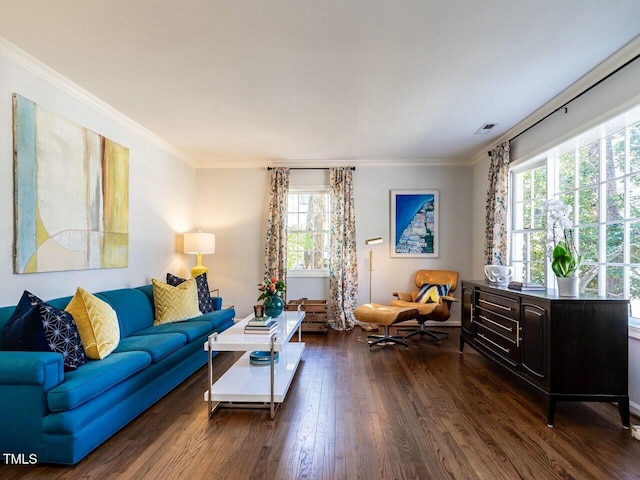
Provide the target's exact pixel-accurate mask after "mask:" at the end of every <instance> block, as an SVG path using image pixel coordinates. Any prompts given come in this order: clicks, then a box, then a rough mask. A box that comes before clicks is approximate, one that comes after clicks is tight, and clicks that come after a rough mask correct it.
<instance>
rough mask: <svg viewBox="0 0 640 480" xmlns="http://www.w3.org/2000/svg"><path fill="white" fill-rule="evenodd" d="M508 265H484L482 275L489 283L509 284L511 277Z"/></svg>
mask: <svg viewBox="0 0 640 480" xmlns="http://www.w3.org/2000/svg"><path fill="white" fill-rule="evenodd" d="M512 272H513V271H512V270H511V267H510V266H508V265H485V266H484V274H485V276H486V277H487V280H489V281H490V282H491V283H509V280H510V279H511V275H512Z"/></svg>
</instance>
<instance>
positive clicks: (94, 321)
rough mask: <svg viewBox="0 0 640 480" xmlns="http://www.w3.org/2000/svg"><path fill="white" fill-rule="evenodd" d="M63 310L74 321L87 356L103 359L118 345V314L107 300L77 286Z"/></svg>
mask: <svg viewBox="0 0 640 480" xmlns="http://www.w3.org/2000/svg"><path fill="white" fill-rule="evenodd" d="M65 310H66V311H67V312H69V313H70V314H71V316H72V317H73V320H74V321H75V322H76V325H77V327H78V333H79V334H80V339H81V340H82V344H83V345H84V352H85V354H86V355H87V357H88V358H91V359H93V360H100V359H103V358H105V357H106V356H107V355H109V354H110V353H111V352H113V351H114V350H115V349H116V348H117V347H118V343H120V325H118V316H117V315H116V312H115V310H113V308H111V305H109V304H108V303H107V302H105V301H104V300H100V299H99V298H98V297H96V296H95V295H92V294H90V293H89V292H87V291H86V290H83V289H82V288H80V287H78V289H77V290H76V294H75V295H74V296H73V298H72V299H71V301H70V302H69V305H67V308H65Z"/></svg>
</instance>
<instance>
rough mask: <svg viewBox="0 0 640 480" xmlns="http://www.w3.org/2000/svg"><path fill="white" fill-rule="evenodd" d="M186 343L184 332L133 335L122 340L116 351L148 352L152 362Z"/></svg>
mask: <svg viewBox="0 0 640 480" xmlns="http://www.w3.org/2000/svg"><path fill="white" fill-rule="evenodd" d="M186 343H187V337H186V336H185V335H184V334H182V333H157V334H148V335H133V336H131V337H127V338H123V339H122V340H120V344H119V345H118V348H117V349H116V350H115V352H116V353H118V352H133V351H141V352H147V353H148V354H149V355H151V362H152V363H156V362H159V361H160V360H162V359H163V358H164V357H166V356H167V355H169V354H171V353H173V352H175V351H176V350H178V349H179V348H180V347H182V346H183V345H184V344H186Z"/></svg>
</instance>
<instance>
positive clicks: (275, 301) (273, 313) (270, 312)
mask: <svg viewBox="0 0 640 480" xmlns="http://www.w3.org/2000/svg"><path fill="white" fill-rule="evenodd" d="M283 310H284V302H283V301H282V299H281V298H280V297H276V296H275V295H273V296H271V297H267V298H265V299H264V314H265V315H267V316H269V317H271V318H275V317H279V316H280V314H281V313H282V311H283Z"/></svg>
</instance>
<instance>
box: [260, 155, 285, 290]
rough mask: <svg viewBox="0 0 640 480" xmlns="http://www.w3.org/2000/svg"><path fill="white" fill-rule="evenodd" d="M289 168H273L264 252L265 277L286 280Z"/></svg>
mask: <svg viewBox="0 0 640 480" xmlns="http://www.w3.org/2000/svg"><path fill="white" fill-rule="evenodd" d="M288 194H289V169H288V168H285V167H276V168H274V169H273V170H271V199H270V200H269V221H268V224H267V246H266V249H265V253H264V275H265V277H276V278H278V279H280V280H282V281H285V279H286V277H287V196H288Z"/></svg>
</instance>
